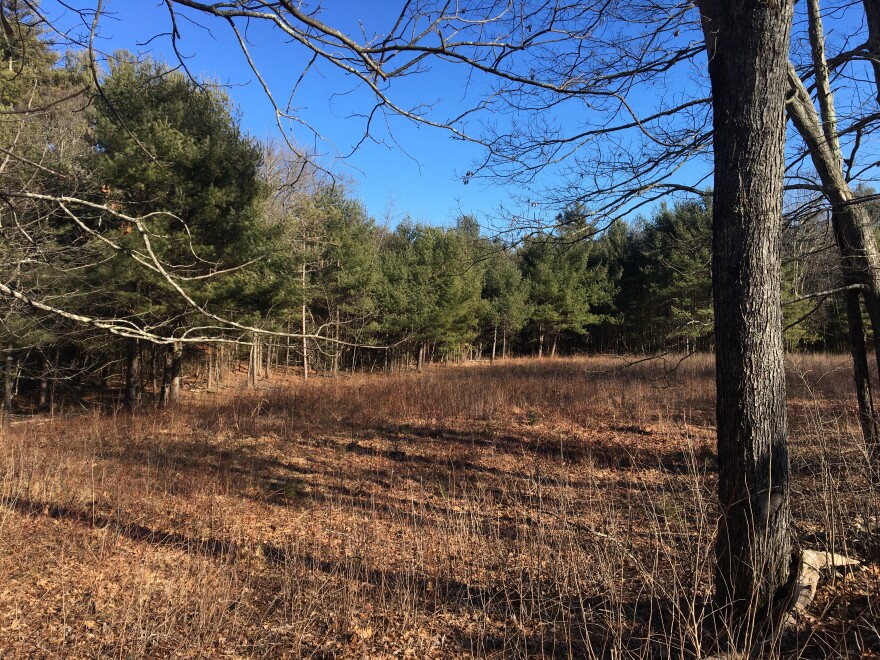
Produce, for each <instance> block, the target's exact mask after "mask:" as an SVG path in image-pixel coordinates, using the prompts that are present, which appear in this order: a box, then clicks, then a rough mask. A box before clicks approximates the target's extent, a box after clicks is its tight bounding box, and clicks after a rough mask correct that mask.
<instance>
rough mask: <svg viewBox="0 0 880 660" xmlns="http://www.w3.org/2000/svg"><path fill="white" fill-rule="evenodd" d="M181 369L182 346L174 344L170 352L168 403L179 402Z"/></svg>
mask: <svg viewBox="0 0 880 660" xmlns="http://www.w3.org/2000/svg"><path fill="white" fill-rule="evenodd" d="M182 368H183V344H180V343H175V344H174V348H172V350H171V386H170V387H169V391H168V403H172V404H174V403H178V402H179V401H180V373H181V369H182Z"/></svg>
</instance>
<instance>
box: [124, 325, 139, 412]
mask: <svg viewBox="0 0 880 660" xmlns="http://www.w3.org/2000/svg"><path fill="white" fill-rule="evenodd" d="M140 383H141V357H140V350H139V346H138V340H137V339H129V340H128V341H127V342H126V344H125V407H126V408H128V409H129V410H135V409H136V408H137V407H138V406H139V405H140Z"/></svg>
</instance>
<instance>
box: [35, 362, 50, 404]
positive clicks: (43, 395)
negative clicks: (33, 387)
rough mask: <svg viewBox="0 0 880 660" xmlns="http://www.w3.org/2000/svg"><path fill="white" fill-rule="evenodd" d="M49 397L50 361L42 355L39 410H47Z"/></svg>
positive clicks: (38, 399)
mask: <svg viewBox="0 0 880 660" xmlns="http://www.w3.org/2000/svg"><path fill="white" fill-rule="evenodd" d="M48 397H49V359H48V358H47V357H46V354H45V353H40V389H39V392H38V394H37V408H39V409H40V410H45V409H46V405H47V403H48Z"/></svg>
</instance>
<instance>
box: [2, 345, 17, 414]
mask: <svg viewBox="0 0 880 660" xmlns="http://www.w3.org/2000/svg"><path fill="white" fill-rule="evenodd" d="M7 351H8V352H7V353H6V359H5V360H4V368H3V412H2V415H0V425H2V426H8V425H9V421H10V419H11V417H12V388H13V382H14V381H15V358H14V357H13V356H12V346H9V347H7Z"/></svg>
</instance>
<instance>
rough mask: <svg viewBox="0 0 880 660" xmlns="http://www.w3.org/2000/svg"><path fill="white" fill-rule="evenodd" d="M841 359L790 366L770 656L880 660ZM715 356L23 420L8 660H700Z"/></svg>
mask: <svg viewBox="0 0 880 660" xmlns="http://www.w3.org/2000/svg"><path fill="white" fill-rule="evenodd" d="M851 389H852V386H851V376H850V370H849V366H848V359H847V358H846V357H844V356H841V357H835V356H793V357H791V358H790V359H789V427H790V437H791V445H792V485H793V497H794V507H795V517H796V521H797V527H798V534H799V539H800V542H801V543H802V545H803V546H804V547H809V548H813V549H830V550H834V551H835V552H839V553H842V554H846V555H849V556H852V557H855V558H858V559H860V560H862V562H863V564H862V566H860V567H859V568H857V569H855V570H853V571H850V572H848V573H842V572H838V573H837V574H835V575H825V581H824V582H823V585H822V586H821V588H820V590H819V593H818V594H817V598H816V600H815V601H814V603H813V605H812V607H811V609H810V611H809V613H808V614H807V615H805V616H804V617H802V619H801V620H800V621H798V622H797V625H795V626H793V627H792V628H791V629H790V630H788V631H787V632H786V633H785V634H784V635H782V636H781V637H780V638H778V639H777V640H776V643H775V644H774V645H772V646H770V647H764V648H762V649H761V650H760V652H761V653H763V654H766V655H778V656H784V657H829V656H836V657H871V654H872V653H873V654H875V655H876V654H880V633H878V621H880V599H878V593H880V571H878V569H877V561H876V556H873V559H872V552H876V551H875V550H873V549H872V548H871V547H870V546H869V545H868V543H867V535H866V534H865V530H866V529H867V528H870V527H871V525H875V524H876V520H877V516H878V508H880V505H878V497H877V491H876V489H875V487H874V486H872V485H871V483H870V480H869V478H868V474H867V469H866V460H867V459H866V455H865V450H864V447H863V445H862V443H861V439H860V435H859V430H858V423H857V419H856V416H855V404H854V401H853V398H854V397H853V396H852V393H851ZM713 421H714V368H713V362H712V360H711V358H710V357H708V356H693V357H690V358H688V359H686V360H681V359H680V358H669V357H667V358H665V359H657V360H650V361H636V360H629V361H627V360H624V359H622V358H613V357H592V358H569V359H559V360H514V361H503V362H499V363H496V364H494V365H489V364H472V365H465V366H438V367H433V368H430V369H428V370H427V371H426V372H424V373H420V374H417V373H413V372H410V373H401V374H394V375H388V376H366V375H357V376H351V377H340V378H337V379H330V378H326V379H325V378H316V379H313V380H310V381H308V382H305V383H304V382H299V381H296V380H294V379H293V378H290V379H287V380H285V379H283V378H279V380H278V381H277V382H275V383H273V384H271V385H269V384H266V385H265V386H264V387H261V388H259V389H257V390H253V391H249V390H245V389H241V388H239V387H237V386H235V387H233V386H230V387H228V388H227V389H225V390H224V391H223V392H221V393H217V394H202V395H198V394H197V393H189V394H187V396H186V398H185V402H184V403H183V404H181V405H180V406H179V407H177V408H174V409H168V410H163V411H144V412H142V413H139V414H136V415H133V416H129V415H121V414H118V415H114V414H107V413H101V412H97V411H95V412H90V413H86V414H81V415H78V416H70V417H65V418H55V419H50V418H31V419H21V420H18V421H17V422H16V423H14V424H13V426H12V428H11V429H9V430H7V431H6V434H5V437H4V438H3V440H2V443H0V478H2V491H0V496H2V503H3V506H2V507H0V548H2V550H0V655H2V656H3V657H9V658H12V657H103V656H114V657H227V656H229V657H303V656H305V657H337V656H345V657H417V658H428V657H437V658H440V657H444V658H446V657H471V656H478V657H499V658H500V657H542V656H543V657H614V658H643V657H672V656H674V657H704V656H706V655H709V654H711V653H714V652H715V650H714V649H713V648H712V639H713V637H714V631H715V630H716V629H717V626H719V625H723V623H720V622H718V621H717V620H716V618H715V617H714V616H713V615H712V611H711V605H710V596H711V582H712V565H713V540H714V534H715V519H716V511H715V508H714V507H715V504H714V502H715V496H714V493H715V483H716V475H715V471H716V468H717V466H716V462H715V450H714V442H715V436H714V429H713Z"/></svg>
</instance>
